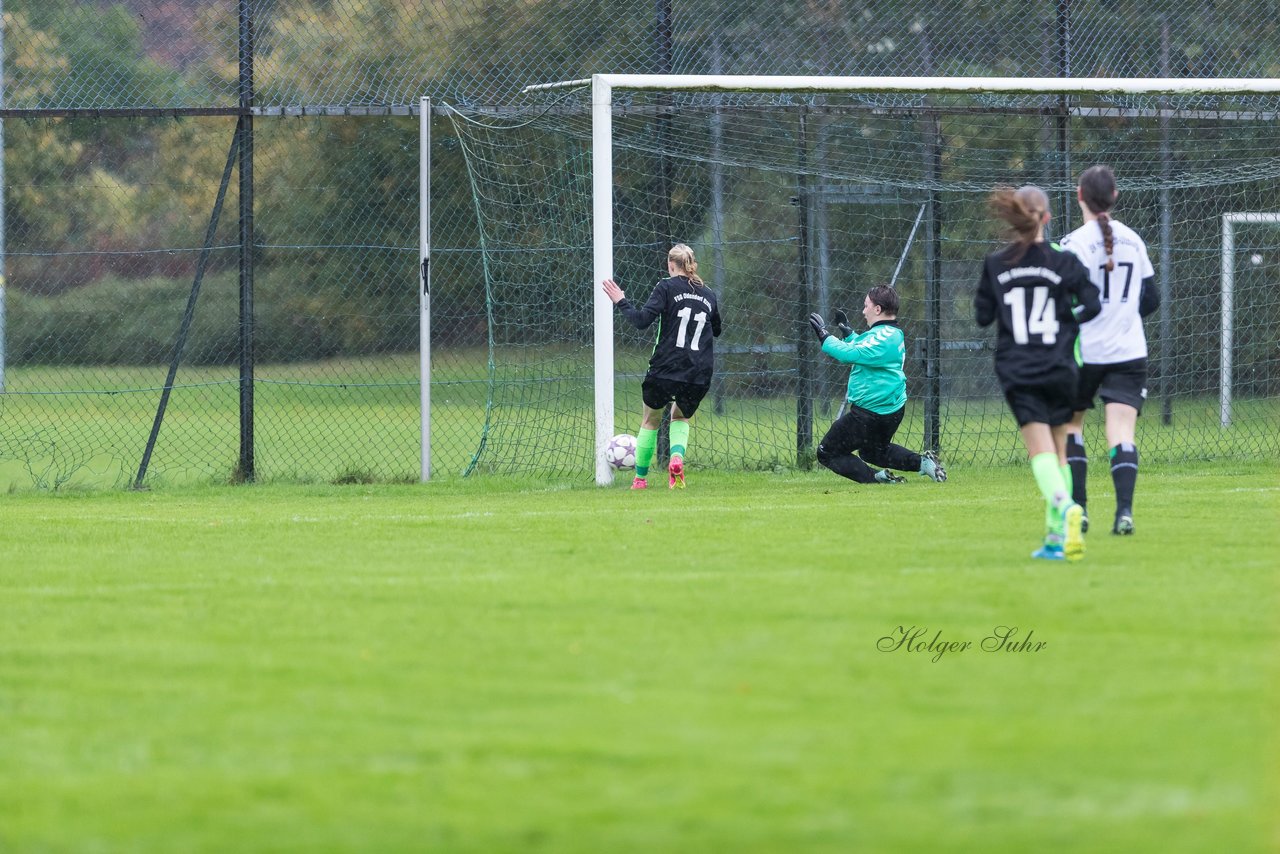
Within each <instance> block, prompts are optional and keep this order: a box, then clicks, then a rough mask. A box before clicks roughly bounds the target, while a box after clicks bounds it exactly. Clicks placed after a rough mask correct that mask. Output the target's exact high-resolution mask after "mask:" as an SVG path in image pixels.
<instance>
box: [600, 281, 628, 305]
mask: <svg viewBox="0 0 1280 854" xmlns="http://www.w3.org/2000/svg"><path fill="white" fill-rule="evenodd" d="M604 295H605V296H607V297H608V298H609V302H611V303H613V304H614V305H617V304H618V303H620V302H622V301H623V300H624V299H626V298H627V295H626V293H625V292H623V290H622V288H621V287H619V286H618V283H617V282H615V281H614V280H613V279H605V280H604Z"/></svg>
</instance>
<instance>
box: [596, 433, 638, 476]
mask: <svg viewBox="0 0 1280 854" xmlns="http://www.w3.org/2000/svg"><path fill="white" fill-rule="evenodd" d="M604 458H605V460H606V461H607V462H608V463H609V465H610V466H612V467H613V468H615V469H631V468H635V467H636V437H635V436H632V435H630V434H629V433H619V434H618V435H617V436H614V437H613V438H612V439H610V440H609V444H607V445H605V447H604Z"/></svg>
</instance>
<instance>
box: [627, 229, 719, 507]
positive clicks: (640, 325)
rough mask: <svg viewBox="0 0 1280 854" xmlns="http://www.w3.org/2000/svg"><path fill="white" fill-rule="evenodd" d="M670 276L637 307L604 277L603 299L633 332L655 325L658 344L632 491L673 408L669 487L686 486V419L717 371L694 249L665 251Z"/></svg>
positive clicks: (712, 315)
mask: <svg viewBox="0 0 1280 854" xmlns="http://www.w3.org/2000/svg"><path fill="white" fill-rule="evenodd" d="M667 273H668V277H667V278H665V279H663V280H662V281H660V282H658V284H657V285H656V286H655V287H654V289H653V293H652V294H650V295H649V301H648V302H646V303H645V304H644V306H643V307H641V308H636V307H635V306H633V305H632V304H631V302H630V301H629V300H628V299H627V295H626V294H625V293H623V291H622V288H620V287H619V286H618V283H617V282H615V281H614V280H613V279H605V281H604V292H605V295H606V296H608V297H609V299H610V300H611V301H612V302H613V304H614V305H615V306H617V307H618V310H619V311H621V312H622V315H623V317H625V318H626V319H627V320H629V321H631V324H632V325H633V326H635V328H636V329H647V328H648V327H649V326H650V325H652V324H653V322H654V321H655V320H657V321H658V340H657V343H655V344H654V347H653V355H652V356H651V357H650V359H649V371H648V373H646V374H645V377H644V383H643V385H642V386H641V392H642V395H643V398H644V407H643V414H642V416H641V417H642V421H641V424H640V432H639V433H638V434H637V435H636V477H635V480H634V481H632V483H631V488H632V489H645V488H646V487H647V486H648V485H649V484H648V481H647V479H646V478H647V476H648V474H649V467H650V466H651V465H653V455H654V451H655V450H656V449H657V447H658V427H659V426H660V425H661V424H662V412H663V410H664V409H666V408H667V407H668V406H670V407H671V462H670V463H669V464H668V466H667V474H668V482H667V486H668V487H669V488H671V489H676V488H680V489H683V488H684V474H685V472H684V456H685V453H686V452H687V450H688V446H689V419H690V418H692V417H693V414H694V413H695V412H697V411H698V405H699V404H700V403H702V398H704V397H705V396H706V394H707V391H708V390H709V389H710V388H711V377H712V374H713V373H714V372H715V350H714V346H713V345H714V341H715V339H716V337H718V336H719V335H720V309H719V304H718V303H717V301H716V295H715V292H714V291H712V290H711V288H709V287H707V286H706V284H704V283H703V281H702V279H700V278H699V277H698V262H697V260H696V259H695V258H694V257H693V250H692V249H690V248H689V247H688V246H686V245H685V244H683V243H677V244H676V245H675V246H672V247H671V251H670V252H668V253H667Z"/></svg>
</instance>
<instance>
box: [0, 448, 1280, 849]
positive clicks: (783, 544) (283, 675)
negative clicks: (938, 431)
mask: <svg viewBox="0 0 1280 854" xmlns="http://www.w3.org/2000/svg"><path fill="white" fill-rule="evenodd" d="M1093 487H1094V489H1093V502H1094V503H1093V515H1094V517H1095V520H1098V519H1102V520H1103V521H1104V522H1105V517H1106V515H1107V513H1108V512H1109V509H1110V501H1111V494H1110V485H1109V482H1108V481H1107V478H1106V477H1105V475H1103V474H1101V472H1099V473H1098V474H1096V475H1095V479H1094V482H1093ZM1138 498H1139V504H1138V516H1137V519H1138V524H1139V531H1138V534H1137V535H1136V536H1134V537H1132V538H1125V539H1123V540H1122V539H1120V538H1113V537H1111V536H1109V535H1107V534H1106V533H1104V532H1103V527H1104V526H1099V527H1098V530H1095V532H1094V533H1092V534H1090V535H1089V539H1088V545H1089V553H1088V555H1087V556H1086V559H1085V561H1084V562H1083V563H1081V564H1078V565H1063V564H1057V565H1046V564H1037V563H1035V562H1032V561H1031V560H1029V559H1028V558H1027V554H1028V553H1029V552H1030V550H1031V549H1032V548H1033V547H1034V545H1035V543H1036V539H1037V536H1038V534H1039V527H1040V524H1041V522H1042V514H1041V512H1040V510H1039V509H1038V507H1037V502H1036V498H1035V490H1034V485H1033V482H1032V479H1031V477H1030V475H1029V473H1028V472H1026V470H1025V469H1023V468H1021V467H1000V468H997V469H994V470H985V469H979V468H976V467H965V466H956V467H954V468H953V471H952V478H951V480H950V481H949V482H948V483H945V484H934V483H932V482H928V481H925V480H923V479H915V478H913V479H912V480H911V482H909V483H907V484H905V485H902V486H895V487H855V486H852V485H850V484H848V483H846V482H844V481H842V480H840V479H839V478H836V477H835V476H834V475H830V474H826V473H794V472H793V473H786V474H769V473H750V474H724V473H715V472H707V471H705V470H699V469H696V468H695V469H693V471H692V472H691V474H690V488H689V489H688V490H686V491H685V492H683V493H681V492H675V493H672V492H668V491H667V490H665V489H651V490H649V491H648V492H645V493H631V492H630V491H628V490H626V489H623V488H621V487H620V486H619V487H615V488H612V489H597V488H594V487H589V486H581V487H558V488H557V487H548V486H546V485H545V484H544V483H539V482H535V481H529V480H513V479H498V478H473V479H468V480H456V479H455V480H450V481H444V482H439V483H432V484H428V485H425V486H424V485H351V486H344V487H339V486H285V485H265V486H263V485H259V486H246V487H236V488H230V487H222V488H183V489H168V490H158V491H153V492H149V493H128V492H119V491H105V490H92V491H79V490H71V491H63V492H59V493H53V494H49V493H38V492H20V493H18V494H14V495H9V496H5V497H4V498H3V510H2V516H0V518H2V519H3V524H2V525H0V851H4V852H10V851H12V852H46V851H47V852H174V851H182V852H226V851H308V852H316V851H351V852H355V851H360V852H368V851H378V852H390V851H449V852H455V851H458V852H499V851H541V850H545V851H556V852H563V851H570V852H576V851H581V852H603V851H611V852H616V851H637V852H641V851H642V852H653V851H707V852H723V851H759V852H778V851H806V852H807V851H829V852H849V851H870V852H920V851H983V852H1003V851H1008V852H1028V851H1037V852H1038V851H1054V852H1059V851H1066V852H1102V851H1107V852H1110V851H1116V852H1147V851H1150V852H1224V851H1230V852H1262V851H1274V850H1276V847H1277V844H1278V843H1280V833H1278V827H1277V821H1276V818H1275V816H1276V815H1277V813H1276V811H1275V809H1274V806H1275V803H1276V802H1277V794H1280V786H1278V785H1277V782H1278V779H1277V769H1278V768H1280V761H1278V760H1280V745H1278V742H1277V726H1276V718H1275V709H1276V708H1277V705H1276V700H1277V699H1280V698H1278V697H1277V695H1276V691H1275V687H1276V684H1277V676H1280V664H1278V662H1280V656H1278V655H1277V653H1278V652H1280V628H1278V625H1280V624H1278V621H1277V615H1278V613H1280V611H1278V608H1277V605H1278V603H1280V597H1278V595H1277V594H1278V592H1280V585H1278V584H1277V580H1278V575H1277V573H1278V572H1280V565H1278V560H1277V555H1280V524H1277V522H1280V468H1277V467H1276V466H1275V465H1274V464H1266V465H1263V464H1259V463H1242V462H1241V463H1237V462H1228V463H1222V462H1218V463H1206V464H1200V465H1185V466H1163V467H1160V466H1148V467H1147V468H1145V469H1144V471H1143V474H1142V478H1141V480H1140V483H1139V495H1138ZM999 626H1010V627H1016V628H1017V631H1018V634H1017V635H1016V636H1015V638H1014V640H1015V641H1017V640H1024V639H1029V640H1030V641H1031V643H1032V644H1036V643H1043V644H1044V646H1043V647H1041V648H1038V649H1037V648H1035V647H1034V646H1032V647H1028V648H1027V649H1022V650H1009V649H1004V650H999V651H984V650H982V649H981V642H982V641H983V639H984V638H987V637H988V636H991V635H993V633H994V632H996V631H997V627H999ZM899 627H902V628H904V629H907V630H910V629H911V628H912V627H916V628H919V629H923V630H924V634H923V635H922V636H921V637H920V638H919V640H920V641H921V642H926V641H929V640H932V639H933V638H934V636H935V635H936V634H937V633H941V639H942V640H943V641H955V642H957V643H959V642H965V641H968V642H970V643H971V644H972V645H973V646H971V647H970V648H968V649H951V650H949V651H947V652H945V653H943V654H942V655H941V657H940V658H939V659H938V660H936V661H935V660H934V658H935V657H936V652H931V651H927V650H925V651H920V650H916V651H908V650H906V649H903V648H898V649H889V650H887V651H885V650H883V649H881V648H879V647H883V646H892V645H893V641H892V640H891V641H888V642H885V641H882V639H883V638H886V637H887V638H890V639H894V638H895V637H896V636H897V635H898V632H899Z"/></svg>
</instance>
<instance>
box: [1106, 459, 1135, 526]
mask: <svg viewBox="0 0 1280 854" xmlns="http://www.w3.org/2000/svg"><path fill="white" fill-rule="evenodd" d="M1111 480H1112V481H1114V482H1115V485H1116V515H1117V516H1132V515H1133V487H1134V485H1135V484H1136V483H1137V482H1138V447H1137V445H1131V444H1129V443H1128V442H1121V443H1120V444H1119V445H1116V446H1115V447H1114V448H1112V449H1111Z"/></svg>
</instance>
